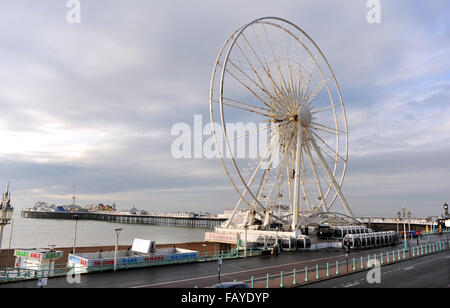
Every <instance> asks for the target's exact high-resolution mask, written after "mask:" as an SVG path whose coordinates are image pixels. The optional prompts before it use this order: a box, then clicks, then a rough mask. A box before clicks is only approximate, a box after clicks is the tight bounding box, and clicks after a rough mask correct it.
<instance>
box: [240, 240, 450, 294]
mask: <svg viewBox="0 0 450 308" xmlns="http://www.w3.org/2000/svg"><path fill="white" fill-rule="evenodd" d="M448 249H449V241H448V239H443V240H436V241H428V240H427V243H425V244H422V245H418V246H410V247H409V248H408V249H397V250H395V249H394V250H388V251H381V252H380V251H377V252H374V253H368V254H367V256H365V255H364V256H363V255H361V256H359V257H351V256H350V257H349V258H348V261H347V260H341V261H339V260H337V261H336V262H333V263H321V264H316V265H315V266H313V267H311V266H307V267H304V268H300V269H298V268H293V269H292V270H289V271H284V272H283V271H282V272H280V273H276V274H269V273H267V274H266V275H262V276H261V277H254V276H252V277H250V279H247V280H243V281H242V282H246V283H248V285H249V287H250V288H284V287H295V286H299V285H305V284H309V283H314V282H317V281H321V280H325V279H329V278H333V277H337V276H341V275H345V274H351V273H356V272H359V271H364V270H368V269H370V268H372V267H373V266H374V264H379V265H381V266H383V265H388V264H393V263H397V262H401V261H406V260H410V259H413V258H418V257H422V256H425V255H429V254H434V253H439V252H442V251H445V250H448ZM375 260H376V262H378V263H375Z"/></svg>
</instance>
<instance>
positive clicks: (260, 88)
mask: <svg viewBox="0 0 450 308" xmlns="http://www.w3.org/2000/svg"><path fill="white" fill-rule="evenodd" d="M228 62H229V63H230V64H231V65H232V66H233V67H234V68H236V69H237V70H238V71H239V72H240V73H241V74H242V75H243V76H244V77H245V78H247V79H248V80H249V81H250V82H251V83H252V84H254V85H255V86H256V87H257V88H258V89H259V90H260V91H262V92H263V93H264V94H265V95H266V96H267V97H268V98H269V99H271V95H270V93H268V92H266V90H265V89H264V88H263V87H261V85H260V84H258V83H257V82H256V81H255V80H253V78H251V77H250V76H249V75H248V74H247V73H245V72H244V71H243V70H242V69H241V68H240V67H239V66H238V65H237V64H235V63H234V61H232V60H231V59H228ZM239 81H241V80H240V79H239ZM241 84H243V85H244V87H246V88H247V89H248V90H250V89H251V87H250V86H249V85H247V84H245V83H243V82H242V81H241ZM253 92H255V93H256V92H257V91H255V90H252V93H253ZM261 101H262V102H263V103H264V104H265V105H266V106H267V107H268V108H270V109H273V110H274V111H275V109H274V107H273V106H271V105H270V104H269V103H268V102H267V101H266V100H261Z"/></svg>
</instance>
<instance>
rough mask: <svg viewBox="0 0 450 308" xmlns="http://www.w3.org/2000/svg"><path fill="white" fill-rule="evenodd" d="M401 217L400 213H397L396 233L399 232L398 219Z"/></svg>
mask: <svg viewBox="0 0 450 308" xmlns="http://www.w3.org/2000/svg"><path fill="white" fill-rule="evenodd" d="M401 216H402V213H400V212H398V213H397V233H399V232H400V230H399V227H398V224H399V223H400V217H401Z"/></svg>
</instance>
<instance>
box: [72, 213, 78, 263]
mask: <svg viewBox="0 0 450 308" xmlns="http://www.w3.org/2000/svg"><path fill="white" fill-rule="evenodd" d="M73 218H75V231H74V233H73V255H74V256H75V247H76V246H77V228H78V215H74V216H73Z"/></svg>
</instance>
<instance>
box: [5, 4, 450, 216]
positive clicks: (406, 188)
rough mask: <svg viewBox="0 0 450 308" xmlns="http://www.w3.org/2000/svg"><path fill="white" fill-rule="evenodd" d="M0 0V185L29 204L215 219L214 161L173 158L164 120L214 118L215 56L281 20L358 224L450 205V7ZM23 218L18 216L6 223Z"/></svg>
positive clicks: (223, 191) (228, 192) (221, 203)
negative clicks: (307, 59) (75, 15)
mask: <svg viewBox="0 0 450 308" xmlns="http://www.w3.org/2000/svg"><path fill="white" fill-rule="evenodd" d="M80 3H81V23H80V24H70V23H68V22H67V19H66V14H67V12H68V8H67V7H66V1H64V0H41V1H31V0H30V1H5V0H3V1H2V9H1V10H0V85H1V86H0V136H1V137H2V138H1V145H2V146H1V148H0V183H5V184H6V182H7V181H8V180H9V181H10V185H11V190H12V194H13V195H12V196H13V202H14V204H15V206H16V207H17V208H22V207H29V206H33V205H34V203H35V202H36V201H47V202H54V203H70V202H71V200H70V199H71V195H72V193H73V186H74V185H75V186H76V188H75V190H76V194H77V196H78V198H79V202H78V203H80V204H88V203H93V202H104V203H105V202H106V203H108V202H116V203H117V204H118V205H119V208H130V207H131V206H132V205H133V204H136V207H138V208H144V209H147V210H151V211H162V210H164V211H177V210H181V211H185V210H196V211H210V212H221V211H223V210H224V209H226V208H230V207H232V206H233V205H234V203H235V202H236V199H237V195H236V193H235V192H234V191H233V190H232V189H231V185H230V184H229V181H228V179H227V178H226V176H225V174H224V172H223V169H222V167H221V165H220V163H219V161H218V160H207V159H179V160H177V159H174V158H172V155H171V152H170V149H171V144H172V142H173V140H174V139H175V137H174V136H171V134H170V130H171V127H172V125H174V124H175V123H177V122H186V123H189V124H192V123H193V119H194V114H202V115H203V119H204V122H205V124H206V121H207V119H208V117H209V109H208V95H209V82H210V76H211V71H212V68H213V64H214V61H215V58H216V55H217V52H218V50H219V48H220V46H221V45H222V43H223V42H224V40H225V39H226V38H227V37H228V35H230V34H231V33H232V32H233V31H234V30H235V29H236V28H238V27H239V26H241V25H243V24H246V23H248V22H250V21H251V20H253V19H256V18H258V17H262V16H278V17H283V18H286V19H288V20H290V21H292V22H293V23H295V24H297V25H298V26H300V27H301V28H302V29H303V30H304V31H305V32H306V33H308V34H309V35H310V36H311V37H312V38H313V39H314V41H315V42H316V43H317V44H318V45H319V46H320V48H321V50H322V51H323V52H324V54H325V56H326V57H327V59H328V61H329V63H330V64H331V66H332V68H333V70H334V73H335V75H336V78H337V81H338V83H339V86H340V88H341V92H342V95H343V99H344V104H345V106H346V111H347V117H348V125H349V161H348V170H347V175H346V178H345V181H344V186H343V191H344V194H345V195H346V198H347V200H348V202H349V204H350V206H351V208H352V210H353V212H354V214H356V215H395V213H396V212H397V211H398V209H399V208H400V207H401V205H402V203H404V204H406V206H407V207H408V208H410V210H411V212H412V213H413V215H414V216H428V215H437V214H439V213H440V212H441V209H442V204H443V203H444V202H445V201H446V202H450V172H449V171H450V29H449V25H450V22H449V19H448V12H449V11H450V3H449V2H448V1H447V0H434V1H419V0H417V1H410V0H403V1H401V0H398V1H387V0H384V1H383V0H380V3H381V23H379V24H370V23H368V22H367V20H366V14H367V12H368V10H369V9H368V8H367V7H366V4H367V1H366V0H348V1H345V4H344V1H325V0H321V1H317V0H298V1H261V0H258V1H245V2H244V1H234V0H229V1H214V0H210V1H206V0H202V1H194V0H183V1H178V0H170V1H147V0H142V1H141V0H133V1H119V0H114V1H113V0H95V1H94V0H81V1H80ZM17 214H18V213H17Z"/></svg>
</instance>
